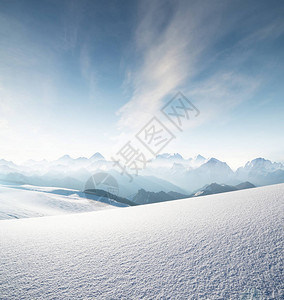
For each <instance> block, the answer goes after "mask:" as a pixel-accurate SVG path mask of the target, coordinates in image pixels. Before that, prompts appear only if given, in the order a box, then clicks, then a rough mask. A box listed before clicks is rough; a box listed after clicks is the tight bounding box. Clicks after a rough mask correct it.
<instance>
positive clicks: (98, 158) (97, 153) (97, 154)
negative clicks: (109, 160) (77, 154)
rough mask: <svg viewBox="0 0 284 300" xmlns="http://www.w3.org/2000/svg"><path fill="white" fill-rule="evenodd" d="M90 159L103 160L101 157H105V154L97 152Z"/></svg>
mask: <svg viewBox="0 0 284 300" xmlns="http://www.w3.org/2000/svg"><path fill="white" fill-rule="evenodd" d="M89 159H90V160H101V159H105V158H104V156H103V155H102V154H101V153H99V152H96V153H95V154H93V155H92V156H91V157H90V158H89Z"/></svg>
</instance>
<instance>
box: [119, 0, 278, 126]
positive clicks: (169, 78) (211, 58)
mask: <svg viewBox="0 0 284 300" xmlns="http://www.w3.org/2000/svg"><path fill="white" fill-rule="evenodd" d="M233 9H234V7H230V6H229V5H228V4H226V3H224V2H222V1H221V2H220V1H203V2H202V3H201V2H200V1H199V2H198V1H196V2H195V1H175V2H164V1H154V2H153V1H150V2H148V1H143V5H142V7H140V19H139V22H138V26H137V29H136V32H135V39H134V42H135V48H134V49H135V51H136V55H137V59H138V61H140V62H141V63H140V65H139V67H138V68H137V69H135V70H133V71H131V72H129V71H128V73H127V83H128V86H129V89H130V90H132V91H133V93H132V96H131V98H130V100H129V101H128V102H127V103H126V104H125V105H124V106H123V107H121V109H120V110H119V111H118V115H119V118H120V119H119V122H118V126H119V128H120V129H123V130H125V129H126V128H133V129H134V130H137V129H138V128H139V127H140V126H141V125H143V123H144V122H146V121H147V120H148V119H149V118H150V117H151V116H153V115H155V114H156V113H157V112H158V111H159V109H160V108H161V107H162V103H163V101H165V100H166V101H167V100H169V99H170V97H171V96H173V94H174V93H175V92H176V91H177V90H182V91H184V92H186V94H187V96H192V97H194V98H193V99H194V101H195V102H194V103H196V104H199V105H200V106H202V108H203V109H207V110H208V112H209V111H210V114H212V115H211V116H210V119H211V117H213V112H215V109H213V107H214V105H215V106H217V105H219V106H221V107H222V111H224V110H226V109H230V108H232V107H234V106H235V105H238V104H239V103H241V102H242V101H244V100H246V99H249V97H250V96H251V95H252V94H253V93H254V92H255V91H256V89H257V87H258V86H259V83H260V82H261V78H259V77H260V76H259V77H258V78H254V77H252V76H250V75H248V74H243V73H242V71H241V70H239V68H240V65H242V64H244V63H246V61H247V59H248V58H249V57H250V56H251V55H252V53H253V47H254V46H253V43H254V42H261V41H263V40H264V39H273V38H276V37H277V36H279V34H280V33H279V30H280V28H279V26H277V24H279V20H275V23H270V24H269V25H265V24H261V26H260V27H259V28H258V27H254V26H252V28H250V30H248V29H246V26H247V24H246V22H244V21H242V20H243V18H244V16H243V12H242V11H241V12H240V13H238V12H237V13H234V14H233V17H230V16H231V13H232V10H233ZM224 16H226V17H224ZM242 22H243V23H244V24H242ZM254 25H255V24H254ZM236 26H238V27H241V30H240V31H243V32H244V33H243V36H240V37H238V38H236V41H234V42H232V43H231V44H229V45H227V46H226V45H222V42H224V40H225V39H227V40H228V39H232V37H234V35H235V30H236ZM238 27H237V28H238ZM280 31H281V32H283V27H282V29H281V30H280ZM272 32H273V33H272ZM218 43H219V44H221V45H222V46H221V47H220V50H219V49H218ZM224 49H225V50H224ZM213 53H214V55H213ZM216 62H218V64H219V65H217V66H216V65H215V66H214V67H212V65H214V64H216ZM212 68H213V69H214V70H213V71H212ZM130 74H131V76H130ZM198 77H200V78H198ZM206 93H207V94H206ZM205 94H206V95H205ZM214 114H215V115H218V113H217V112H216V113H214ZM205 115H207V114H205ZM208 115H209V113H208ZM204 121H205V120H204ZM198 123H200V120H199V121H198Z"/></svg>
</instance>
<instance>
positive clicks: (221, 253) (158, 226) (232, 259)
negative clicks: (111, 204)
mask: <svg viewBox="0 0 284 300" xmlns="http://www.w3.org/2000/svg"><path fill="white" fill-rule="evenodd" d="M283 202H284V185H283V184H281V185H275V186H268V187H262V188H255V189H250V190H243V191H237V192H232V193H226V194H219V195H211V196H204V197H200V198H191V199H184V200H176V201H171V202H165V203H159V204H150V205H145V206H138V207H131V208H124V209H112V210H104V211H99V212H92V213H82V214H75V215H64V216H55V217H43V218H31V219H21V220H4V221H0V243H1V247H0V264H1V268H0V298H1V299H210V300H212V299H254V298H252V295H253V294H257V295H262V296H263V299H283V298H282V297H283V282H284V281H283V273H281V272H283V260H282V258H283V257H282V255H283V252H282V250H283V225H284V224H283ZM281 288H282V290H281ZM281 293H282V294H281ZM258 299H262V298H258Z"/></svg>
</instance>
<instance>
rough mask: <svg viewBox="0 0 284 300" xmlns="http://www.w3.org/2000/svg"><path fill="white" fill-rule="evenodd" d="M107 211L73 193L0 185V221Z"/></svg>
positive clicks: (62, 190) (98, 203)
mask: <svg viewBox="0 0 284 300" xmlns="http://www.w3.org/2000/svg"><path fill="white" fill-rule="evenodd" d="M94 198H95V196H94ZM107 208H113V206H111V205H108V204H106V203H102V202H99V201H92V200H88V199H86V198H85V195H84V193H82V192H79V191H76V190H70V189H59V188H53V187H36V186H31V185H17V184H12V185H4V184H0V220H1V219H2V220H3V219H15V218H16V219H18V218H31V217H42V216H53V215H62V214H67V213H78V212H90V211H95V210H101V209H107Z"/></svg>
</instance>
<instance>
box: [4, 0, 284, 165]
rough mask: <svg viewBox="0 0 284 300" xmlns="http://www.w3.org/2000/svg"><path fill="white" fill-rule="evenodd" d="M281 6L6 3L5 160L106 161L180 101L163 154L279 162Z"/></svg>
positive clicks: (283, 51) (283, 156) (283, 71)
mask: <svg viewBox="0 0 284 300" xmlns="http://www.w3.org/2000/svg"><path fill="white" fill-rule="evenodd" d="M283 15H284V3H283V1H147V0H145V1H84V0H83V1H72V0H69V1H53V0H48V1H47V0H46V1H44V0H42V1H31V0H26V1H15V0H9V1H6V0H0V139H1V143H0V157H1V158H5V159H9V160H13V161H16V162H22V161H24V160H26V159H30V158H33V159H43V158H46V159H49V160H51V159H56V158H58V157H59V156H61V155H64V154H70V155H71V156H74V157H78V156H87V157H88V156H91V155H92V154H93V153H95V152H97V151H100V152H102V153H103V154H105V155H106V156H107V157H110V156H111V155H113V154H114V153H116V152H117V151H118V150H119V149H120V148H121V146H122V145H123V144H125V143H126V142H127V141H128V140H129V139H131V138H132V137H133V136H134V135H135V133H136V132H137V131H138V130H139V129H140V128H141V126H143V125H144V124H145V123H146V122H147V121H148V120H149V118H151V117H152V116H155V115H156V116H159V114H160V111H159V110H160V108H161V107H162V106H163V104H164V103H166V102H167V101H169V100H170V99H171V97H173V96H174V95H175V93H176V92H177V91H182V92H183V94H184V95H186V97H188V98H189V99H190V100H191V101H192V103H194V105H195V106H196V107H198V109H199V110H200V112H201V113H200V116H198V118H196V119H193V120H192V122H191V123H190V124H189V126H188V127H187V128H186V129H185V130H184V131H183V132H181V133H179V134H177V138H176V139H175V141H173V142H172V143H170V144H169V145H168V147H167V148H166V149H165V151H166V152H179V153H181V154H182V155H184V156H185V157H190V156H195V155H197V154H198V153H200V154H203V155H204V156H208V157H212V156H213V157H217V158H219V159H221V160H225V161H227V162H228V163H229V165H230V166H232V167H236V166H238V165H240V164H243V163H245V162H246V161H248V160H251V159H253V158H255V157H259V156H261V157H265V158H268V159H271V160H275V161H284V139H283V131H284V118H283V112H284V101H283V95H284V86H283V78H284V63H283V61H284V60H283V58H284V21H283Z"/></svg>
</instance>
